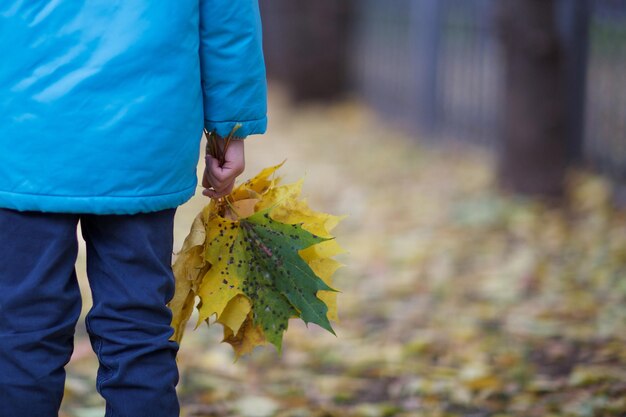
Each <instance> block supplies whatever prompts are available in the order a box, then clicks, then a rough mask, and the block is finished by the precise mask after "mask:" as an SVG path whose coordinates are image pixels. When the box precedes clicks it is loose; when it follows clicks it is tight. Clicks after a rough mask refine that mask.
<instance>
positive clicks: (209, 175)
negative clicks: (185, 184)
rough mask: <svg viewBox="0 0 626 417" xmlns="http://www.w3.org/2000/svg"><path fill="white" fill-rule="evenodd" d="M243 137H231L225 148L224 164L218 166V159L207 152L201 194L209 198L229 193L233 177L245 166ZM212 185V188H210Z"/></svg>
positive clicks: (233, 183) (232, 184) (233, 181)
mask: <svg viewBox="0 0 626 417" xmlns="http://www.w3.org/2000/svg"><path fill="white" fill-rule="evenodd" d="M244 142H245V140H244V139H233V140H231V141H230V143H229V144H228V147H227V148H226V154H225V158H224V159H225V161H224V165H222V166H221V167H220V166H219V161H218V160H217V159H215V158H214V157H212V156H211V155H209V154H207V155H206V157H205V162H206V166H205V168H204V175H203V177H202V186H203V187H204V191H202V194H204V195H206V196H208V197H211V198H220V197H223V196H225V195H228V194H230V192H231V191H232V190H233V187H234V185H235V178H237V176H238V175H239V174H241V173H242V172H243V170H244V168H245V158H244V152H243V148H244V146H243V145H244ZM211 187H212V188H211Z"/></svg>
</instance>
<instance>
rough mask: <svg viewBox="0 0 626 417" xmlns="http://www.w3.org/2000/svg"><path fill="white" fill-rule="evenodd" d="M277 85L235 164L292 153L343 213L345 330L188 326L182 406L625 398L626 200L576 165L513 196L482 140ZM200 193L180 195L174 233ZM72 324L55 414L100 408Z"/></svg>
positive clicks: (287, 169)
mask: <svg viewBox="0 0 626 417" xmlns="http://www.w3.org/2000/svg"><path fill="white" fill-rule="evenodd" d="M272 100H273V108H272V112H271V115H272V118H271V124H270V130H269V132H270V133H269V134H268V135H266V136H263V137H250V138H249V139H247V140H248V142H247V144H246V159H247V168H246V172H245V173H244V174H243V175H242V177H241V179H242V180H243V179H245V178H247V177H248V176H250V175H252V174H254V173H255V172H257V171H258V170H259V169H260V168H261V167H264V166H269V165H272V164H276V163H279V162H280V161H282V160H283V158H287V162H286V163H285V165H284V166H283V167H282V168H281V172H282V173H283V174H284V175H285V177H286V179H285V182H288V181H290V180H293V181H295V180H297V179H298V178H300V177H301V176H303V175H304V176H305V180H304V188H303V196H308V201H309V204H310V205H311V207H312V208H314V209H317V210H320V211H325V212H329V213H333V214H338V215H341V214H347V215H348V217H347V218H346V219H345V220H343V221H342V222H341V223H340V224H339V226H338V227H337V228H336V229H335V232H334V233H335V234H336V236H337V239H338V241H339V242H340V244H341V245H342V246H343V247H345V248H346V249H347V250H348V251H349V253H348V254H344V255H340V256H339V257H338V260H339V261H341V262H342V263H344V264H345V266H344V267H342V268H340V269H339V270H338V271H337V272H336V273H335V278H334V282H335V288H337V289H339V290H341V291H342V293H341V294H339V299H338V300H339V318H340V321H339V322H338V323H335V324H334V325H333V327H334V328H335V330H336V332H337V337H334V336H333V335H331V334H329V333H328V332H326V331H324V330H322V329H320V328H317V327H316V326H314V325H310V326H309V328H306V327H305V326H304V325H301V324H300V323H298V322H295V321H292V322H291V323H290V327H289V330H288V331H287V333H286V335H285V339H284V342H283V355H282V357H278V355H277V354H276V352H275V350H274V349H273V348H272V347H271V346H267V347H265V348H262V349H257V350H256V351H255V352H253V353H252V354H251V355H250V356H247V357H243V358H241V359H239V361H238V362H236V363H233V358H234V356H233V353H232V349H231V348H230V346H228V345H226V344H221V343H220V340H221V337H222V330H221V327H220V326H212V327H210V328H209V327H200V328H199V329H198V330H196V331H192V330H191V329H188V330H187V332H186V334H185V337H184V338H183V341H182V347H181V350H180V353H179V362H180V374H181V379H180V384H179V387H178V388H179V395H180V399H181V404H182V408H183V410H182V416H184V417H192V416H193V417H210V416H215V417H230V416H241V417H270V416H276V417H309V416H310V417H322V416H326V417H334V416H337V417H357V416H359V417H377V416H398V417H401V416H402V417H408V416H411V417H418V416H441V417H443V416H446V417H452V416H464V417H470V416H471V417H482V416H485V417H486V416H492V417H505V416H520V417H522V416H523V417H535V416H536V417H556V416H573V417H578V416H580V417H587V416H589V417H591V416H603V417H604V416H624V415H626V348H625V346H626V211H623V210H622V211H619V210H616V209H613V208H611V207H610V205H609V204H608V197H609V193H610V189H609V187H608V185H607V184H606V183H604V182H603V181H602V180H601V179H599V178H597V177H592V176H589V175H586V174H581V173H577V174H574V175H572V177H571V180H570V189H569V196H568V199H567V202H566V203H564V204H560V205H557V204H554V203H552V202H540V201H534V200H529V199H520V198H515V197H512V196H507V195H504V194H502V193H498V192H497V191H496V189H495V186H494V181H495V174H494V171H493V161H492V160H491V159H490V157H489V156H488V155H485V154H483V153H481V152H480V151H479V150H477V149H471V148H466V147H459V146H457V147H452V146H450V145H448V146H445V147H443V146H433V145H429V146H426V145H419V144H418V143H417V141H416V140H414V139H412V138H410V137H408V136H404V135H402V134H400V133H398V132H397V131H394V130H393V129H392V128H391V127H389V126H386V125H384V124H383V123H381V122H380V121H378V120H377V119H376V118H375V117H373V115H371V114H370V113H368V112H366V111H365V110H363V109H362V108H361V107H359V106H358V105H357V104H353V103H349V104H342V105H336V106H331V107H306V108H301V109H299V110H289V106H288V105H286V104H285V103H284V102H283V101H281V98H280V97H279V96H274V97H272ZM198 194H199V193H198ZM206 202H207V200H206V199H205V198H203V197H202V196H200V195H198V196H196V197H195V198H194V199H193V200H192V201H191V202H189V203H188V204H186V205H185V206H183V207H181V208H180V209H179V211H178V214H177V226H176V238H177V241H176V242H177V243H176V244H177V248H180V246H181V245H182V241H183V239H184V237H185V236H186V234H187V233H188V231H189V227H190V225H191V221H192V220H193V218H194V217H195V215H196V214H197V213H198V212H199V210H200V209H201V208H202V207H203V205H204V204H206ZM80 259H84V253H83V254H82V255H81V258H80ZM81 271H83V270H82V269H81ZM81 277H82V282H81V284H82V287H83V293H84V297H85V303H84V304H85V305H84V313H86V311H87V309H88V308H89V302H88V300H89V296H88V287H87V284H86V281H85V279H84V272H82V274H81ZM84 313H83V314H84ZM83 317H84V315H83ZM190 322H193V323H195V320H194V319H193V318H192V320H191V321H190ZM191 324H192V323H190V325H191ZM80 326H81V327H79V328H78V330H77V339H76V349H75V354H74V357H73V358H72V361H71V363H70V365H69V366H68V381H67V387H66V396H65V399H64V402H63V407H62V416H64V417H91V416H102V415H103V414H104V407H103V402H102V399H101V398H100V397H99V396H98V395H97V394H96V391H95V383H94V380H95V373H96V366H97V361H96V359H95V355H94V354H93V353H92V352H91V348H90V345H89V342H88V339H87V337H86V333H85V331H84V326H83V325H82V322H81V325H80Z"/></svg>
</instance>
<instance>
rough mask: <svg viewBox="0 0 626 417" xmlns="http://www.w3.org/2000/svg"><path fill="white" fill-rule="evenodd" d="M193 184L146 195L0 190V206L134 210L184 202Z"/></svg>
mask: <svg viewBox="0 0 626 417" xmlns="http://www.w3.org/2000/svg"><path fill="white" fill-rule="evenodd" d="M195 190H196V185H195V184H194V185H193V186H192V187H189V188H186V189H184V190H182V191H178V192H175V193H169V194H160V195H146V196H141V195H137V196H128V197H124V196H54V195H41V194H22V193H14V192H8V191H0V208H5V209H11V210H17V211H39V212H44V213H84V214H137V213H150V212H155V211H160V210H166V209H170V208H175V207H178V206H180V205H181V204H183V203H185V202H187V201H188V200H189V199H190V198H191V197H192V196H193V195H194V194H195Z"/></svg>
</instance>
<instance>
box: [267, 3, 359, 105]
mask: <svg viewBox="0 0 626 417" xmlns="http://www.w3.org/2000/svg"><path fill="white" fill-rule="evenodd" d="M260 6H261V12H262V15H263V35H264V39H265V41H264V47H265V55H266V65H267V72H268V77H269V78H271V79H273V80H276V81H279V82H281V83H283V84H284V85H286V86H287V87H288V89H289V92H290V93H291V97H292V98H293V99H294V100H296V101H306V100H329V99H334V98H336V97H337V96H338V95H341V94H342V93H344V92H345V90H346V84H347V83H346V78H347V77H346V73H347V59H346V57H347V55H348V36H349V33H350V25H349V23H350V21H349V16H350V14H349V9H350V1H349V0H315V1H310V0H261V1H260Z"/></svg>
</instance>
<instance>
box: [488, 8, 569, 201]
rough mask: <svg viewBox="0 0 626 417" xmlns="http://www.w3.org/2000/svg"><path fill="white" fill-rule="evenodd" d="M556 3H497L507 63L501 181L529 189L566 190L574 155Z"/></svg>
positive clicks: (533, 191)
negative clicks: (567, 171)
mask: <svg viewBox="0 0 626 417" xmlns="http://www.w3.org/2000/svg"><path fill="white" fill-rule="evenodd" d="M555 3H556V2H555V0H500V1H498V2H497V7H498V26H499V32H500V35H501V40H502V44H503V46H504V60H505V68H506V69H505V71H506V75H505V97H504V98H505V109H504V113H505V117H504V124H503V129H502V136H503V137H502V144H503V146H502V151H501V155H500V161H499V171H500V181H501V184H502V185H503V186H504V187H505V188H508V189H510V190H512V191H515V192H520V193H525V194H536V195H545V196H559V195H561V194H562V193H563V186H564V177H565V169H566V167H567V163H568V159H569V152H568V143H567V134H566V100H565V94H564V87H565V82H564V80H563V76H564V69H565V60H564V49H563V45H562V44H561V42H560V39H559V34H558V29H557V22H556V18H555Z"/></svg>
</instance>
